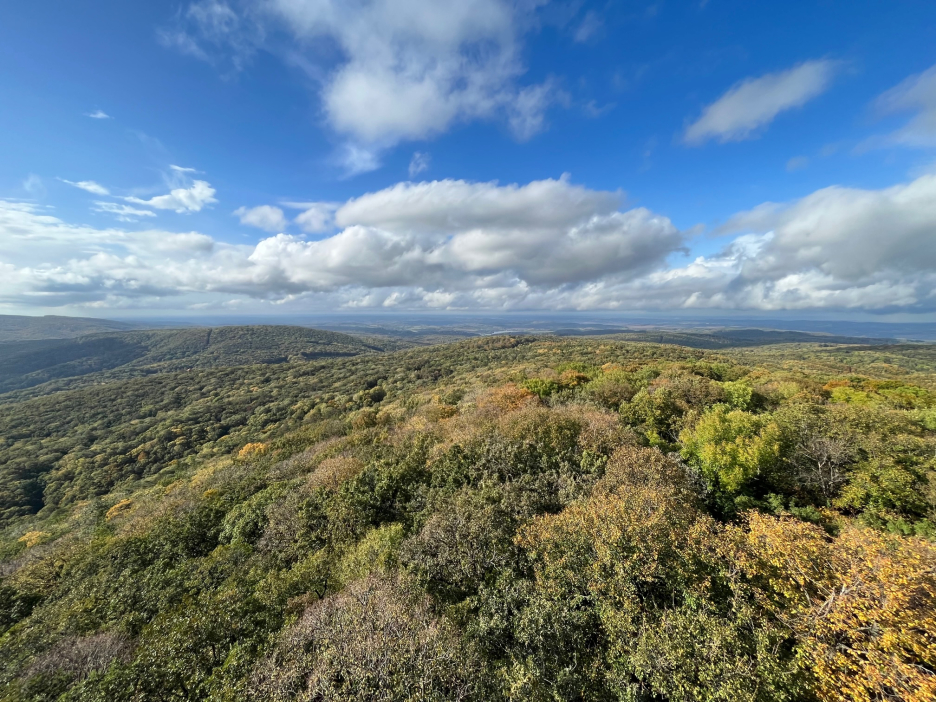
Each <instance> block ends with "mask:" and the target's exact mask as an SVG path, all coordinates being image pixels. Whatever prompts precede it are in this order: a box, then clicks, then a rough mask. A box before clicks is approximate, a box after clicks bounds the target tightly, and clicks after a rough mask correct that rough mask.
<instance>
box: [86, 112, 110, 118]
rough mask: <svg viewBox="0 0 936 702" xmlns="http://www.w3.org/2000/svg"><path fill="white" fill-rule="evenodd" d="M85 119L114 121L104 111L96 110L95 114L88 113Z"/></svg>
mask: <svg viewBox="0 0 936 702" xmlns="http://www.w3.org/2000/svg"><path fill="white" fill-rule="evenodd" d="M85 117H90V118H91V119H113V118H112V117H111V116H110V115H109V114H107V113H106V112H105V111H104V110H95V111H94V112H88V113H87V114H86V115H85Z"/></svg>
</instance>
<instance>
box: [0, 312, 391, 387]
mask: <svg viewBox="0 0 936 702" xmlns="http://www.w3.org/2000/svg"><path fill="white" fill-rule="evenodd" d="M381 350H382V348H380V347H378V346H374V345H372V344H369V343H367V342H365V341H364V340H362V339H359V338H357V337H353V336H349V335H347V334H340V333H337V332H326V331H319V330H316V329H306V328H304V327H285V326H250V327H218V328H213V329H203V328H196V329H160V330H152V331H132V332H118V333H107V334H91V335H88V336H81V337H78V338H75V339H45V340H36V341H14V342H6V343H2V344H0V392H9V391H11V390H18V389H23V388H30V387H33V386H36V385H40V384H42V383H46V382H48V381H50V380H55V379H60V378H73V377H76V376H83V375H87V374H89V373H95V372H99V371H109V370H115V369H120V370H121V371H122V372H124V373H125V375H127V376H133V375H141V374H146V373H154V372H168V371H173V370H184V369H190V368H212V367H217V366H241V365H250V364H256V363H260V364H270V363H283V362H285V361H288V360H294V361H299V360H310V359H313V358H327V357H335V356H356V355H359V354H362V353H374V352H376V351H381Z"/></svg>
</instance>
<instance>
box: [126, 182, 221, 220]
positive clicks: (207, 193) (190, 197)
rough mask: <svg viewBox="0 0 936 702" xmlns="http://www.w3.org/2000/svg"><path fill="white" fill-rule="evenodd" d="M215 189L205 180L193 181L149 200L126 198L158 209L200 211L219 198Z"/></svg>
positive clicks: (180, 211)
mask: <svg viewBox="0 0 936 702" xmlns="http://www.w3.org/2000/svg"><path fill="white" fill-rule="evenodd" d="M215 192H216V191H215V189H214V188H212V187H211V184H210V183H208V182H207V181H204V180H196V181H193V182H192V184H191V185H190V186H188V187H185V188H174V189H173V190H171V191H170V192H169V193H168V194H166V195H157V196H156V197H152V198H150V199H149V200H143V199H140V198H138V197H132V196H131V197H125V198H124V200H126V201H127V202H130V203H133V204H136V205H146V206H147V207H153V208H155V209H157V210H173V211H174V212H178V213H179V214H186V213H190V212H199V211H201V209H202V208H204V207H206V206H208V205H213V204H214V203H216V202H217V201H218V200H217V199H216V198H215V197H214V195H215Z"/></svg>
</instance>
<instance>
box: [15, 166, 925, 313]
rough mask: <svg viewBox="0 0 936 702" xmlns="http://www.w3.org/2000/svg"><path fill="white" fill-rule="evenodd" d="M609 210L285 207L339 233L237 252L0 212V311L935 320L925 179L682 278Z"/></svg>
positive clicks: (414, 194) (581, 194) (23, 209)
mask: <svg viewBox="0 0 936 702" xmlns="http://www.w3.org/2000/svg"><path fill="white" fill-rule="evenodd" d="M620 202H621V194H620V193H613V192H605V191H596V190H591V189H588V188H585V187H583V186H579V185H575V184H573V183H571V182H570V181H569V179H568V178H566V177H563V178H561V179H558V180H543V181H535V182H532V183H528V184H526V185H498V184H496V183H471V182H466V181H453V180H443V181H433V182H426V183H410V182H407V183H400V184H397V185H395V186H393V187H391V188H387V189H385V190H381V191H378V192H372V193H367V194H365V195H362V196H360V197H357V198H354V199H351V200H348V201H347V202H345V203H343V204H341V205H340V206H337V208H336V206H335V205H334V204H333V203H283V204H284V205H285V206H296V207H297V208H303V214H305V213H307V212H314V213H315V217H317V218H318V219H317V220H316V221H312V220H313V217H312V215H310V216H309V222H308V223H307V224H308V225H309V228H310V229H315V230H318V231H323V230H327V229H331V228H336V229H337V231H336V232H335V233H332V234H330V235H327V236H325V237H324V238H321V239H319V240H315V241H307V240H304V239H302V238H299V237H295V236H290V235H287V234H277V235H275V236H270V237H267V238H265V239H263V240H261V241H260V242H259V243H257V244H256V245H242V246H235V245H231V244H225V243H222V242H219V241H215V240H213V239H211V238H210V237H207V236H205V235H203V234H199V233H197V232H182V233H174V232H165V231H156V230H153V231H147V232H129V231H125V230H122V229H114V228H111V229H94V228H90V227H82V226H75V225H70V224H67V223H65V222H63V221H61V220H60V219H58V218H56V217H54V216H51V215H50V214H49V210H48V209H46V208H41V207H39V206H37V205H34V204H28V203H15V202H9V201H0V267H2V268H3V275H2V276H0V301H2V302H5V303H10V304H18V305H21V306H29V305H33V306H38V305H40V304H41V305H43V306H46V307H54V306H56V305H64V304H70V305H99V306H115V305H124V306H125V305H141V304H148V305H162V306H164V307H165V306H170V307H171V306H176V307H178V306H180V305H184V306H188V305H204V304H225V305H227V304H231V301H232V299H233V300H234V301H237V300H241V301H245V300H251V299H252V300H257V301H263V300H266V301H276V302H279V303H282V304H285V305H290V304H292V305H321V306H323V307H330V308H334V307H337V306H343V305H345V306H356V307H398V308H405V307H458V308H489V309H490V308H497V309H503V308H547V309H556V308H565V309H596V308H604V309H621V310H628V309H674V308H709V309H746V310H781V309H786V310H798V309H802V310H805V309H821V308H829V309H842V308H848V309H859V310H884V311H895V310H900V311H904V312H933V311H934V310H936V295H934V294H933V290H934V289H936V246H933V245H932V244H933V232H936V174H929V175H925V176H922V177H920V178H917V179H916V180H914V181H912V182H909V183H906V184H901V185H896V186H893V187H890V188H886V189H882V190H862V189H856V188H843V187H838V186H834V187H830V188H824V189H822V190H818V191H816V192H814V193H812V194H811V195H808V196H807V197H804V198H802V199H800V200H797V201H795V202H791V203H787V204H774V203H765V204H764V205H761V206H759V207H756V208H754V209H752V210H749V211H746V212H740V213H738V214H737V215H736V216H734V217H732V218H730V220H729V222H728V224H727V225H726V226H725V227H724V228H723V229H722V234H723V235H731V236H732V237H733V238H732V239H731V240H730V241H729V242H728V243H727V244H726V246H725V248H724V250H722V251H721V252H720V253H718V254H715V255H711V256H700V257H697V258H695V259H694V260H692V261H690V262H689V263H686V264H684V265H672V264H670V263H668V261H670V260H671V258H672V257H673V255H674V254H677V253H679V252H680V251H684V244H685V240H686V238H687V235H686V234H685V233H683V232H680V231H679V230H678V229H677V228H676V227H675V226H674V225H673V223H672V222H671V221H670V220H669V219H668V218H666V217H665V216H662V215H659V214H656V213H653V212H650V211H649V210H646V209H644V208H634V209H630V210H625V211H621V210H620V209H619V206H620ZM332 212H333V213H334V214H333V217H332ZM302 216H303V215H300V218H301V217H302ZM293 309H297V308H295V307H294V308H293ZM300 309H301V308H300Z"/></svg>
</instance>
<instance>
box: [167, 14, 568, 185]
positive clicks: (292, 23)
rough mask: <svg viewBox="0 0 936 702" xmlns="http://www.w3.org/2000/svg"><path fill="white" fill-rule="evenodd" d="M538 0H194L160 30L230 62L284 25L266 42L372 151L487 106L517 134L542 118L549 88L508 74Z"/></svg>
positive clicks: (183, 46) (482, 114)
mask: <svg viewBox="0 0 936 702" xmlns="http://www.w3.org/2000/svg"><path fill="white" fill-rule="evenodd" d="M539 4H541V0H533V1H532V2H523V3H515V2H511V1H510V0H473V1H472V2H457V1H455V0H450V1H445V2H440V1H439V0H381V1H379V2H368V3H348V2H343V1H341V0H241V1H240V2H235V3H231V4H227V3H224V2H220V1H219V0H201V1H200V2H196V3H194V4H192V5H190V6H189V7H188V9H187V10H186V11H185V13H183V20H184V21H183V22H182V24H181V25H180V26H179V27H177V28H175V29H173V30H172V31H169V32H164V33H163V41H164V43H165V44H167V45H170V46H173V47H175V48H177V49H179V50H181V51H183V52H184V53H188V54H190V55H193V56H196V57H198V58H203V59H205V60H212V56H213V55H214V54H215V53H217V51H218V50H220V49H222V48H223V47H227V48H228V50H229V51H230V52H231V53H232V54H235V55H238V56H240V57H241V63H242V62H243V59H244V58H245V57H249V55H250V54H252V52H254V51H255V50H256V48H257V47H258V46H264V45H267V44H270V40H269V39H268V37H269V36H271V35H273V34H274V33H275V32H277V31H280V30H285V32H286V33H287V34H288V35H289V36H290V37H291V45H290V46H289V47H288V48H287V49H284V48H283V42H282V41H278V43H277V44H276V48H275V51H277V52H278V53H281V54H286V55H287V56H288V57H289V60H290V61H291V62H292V63H294V64H295V65H302V66H305V67H306V68H307V69H308V70H309V71H310V72H311V73H312V74H313V75H314V77H315V79H316V82H317V83H318V84H319V85H320V86H321V87H320V97H321V100H322V105H323V108H324V115H325V117H326V120H327V121H328V123H329V124H330V126H331V127H332V128H334V129H335V130H336V131H337V132H339V133H341V134H343V135H346V136H347V137H348V138H349V140H350V142H351V143H353V144H355V145H357V146H358V147H369V148H370V149H371V151H372V152H373V151H374V150H380V149H383V148H387V147H389V146H392V145H394V144H396V143H398V142H400V141H404V140H413V139H425V138H429V137H432V136H434V135H438V134H441V133H443V132H445V131H447V130H448V129H449V128H450V127H451V126H452V125H453V124H455V123H458V122H464V121H470V120H476V119H494V118H497V117H501V118H504V119H506V120H507V121H508V123H509V124H510V126H511V129H512V130H514V132H515V134H516V135H517V137H518V138H520V139H524V138H529V137H530V136H531V135H532V134H534V133H535V132H536V131H538V130H540V129H542V127H543V124H544V121H543V117H542V113H543V112H544V111H545V110H546V109H547V107H548V106H549V104H550V102H551V96H552V94H553V93H552V91H551V90H550V89H547V87H546V86H526V87H521V86H519V85H518V79H519V78H520V77H521V76H522V74H523V73H524V72H525V68H524V66H523V64H522V61H521V59H520V50H519V49H520V46H519V45H520V40H521V37H522V35H523V34H524V32H525V31H526V29H527V28H528V26H529V25H530V20H531V17H532V12H533V11H534V10H535V8H536V7H537V5H539ZM309 47H315V48H316V49H318V51H311V50H309ZM323 48H325V49H326V50H325V51H321V49H323ZM329 49H332V50H331V51H330V50H329ZM323 56H328V57H329V58H328V59H327V60H324V61H323V59H322V57H323ZM335 56H338V57H340V58H339V60H338V61H337V62H335V61H334V57H335ZM359 163H360V161H359ZM363 170H364V169H363V168H360V169H359V170H358V171H357V172H362V171H363Z"/></svg>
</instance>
